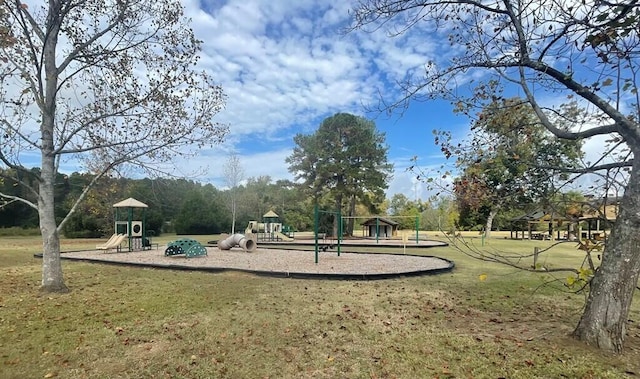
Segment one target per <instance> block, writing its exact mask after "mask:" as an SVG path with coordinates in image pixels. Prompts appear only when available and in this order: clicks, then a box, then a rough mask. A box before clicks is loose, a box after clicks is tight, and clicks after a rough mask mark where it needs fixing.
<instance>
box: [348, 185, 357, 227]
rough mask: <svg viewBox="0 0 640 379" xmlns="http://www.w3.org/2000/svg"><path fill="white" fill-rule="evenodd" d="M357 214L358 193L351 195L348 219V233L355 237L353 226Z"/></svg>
mask: <svg viewBox="0 0 640 379" xmlns="http://www.w3.org/2000/svg"><path fill="white" fill-rule="evenodd" d="M355 215H356V195H351V201H350V202H349V219H348V220H349V221H347V235H348V236H351V237H353V227H354V223H355V219H354V218H353V217H354V216H355Z"/></svg>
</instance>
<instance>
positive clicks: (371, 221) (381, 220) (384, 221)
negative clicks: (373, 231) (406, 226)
mask: <svg viewBox="0 0 640 379" xmlns="http://www.w3.org/2000/svg"><path fill="white" fill-rule="evenodd" d="M376 219H377V220H378V221H377V223H379V224H387V225H391V226H396V225H400V223H398V222H395V221H393V220H389V219H388V218H384V217H372V218H370V219H368V220H366V221H364V222H363V223H362V224H361V225H375V224H376Z"/></svg>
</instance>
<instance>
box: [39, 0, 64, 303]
mask: <svg viewBox="0 0 640 379" xmlns="http://www.w3.org/2000/svg"><path fill="white" fill-rule="evenodd" d="M59 7H60V4H59V3H58V2H55V1H50V2H49V17H48V18H47V27H46V30H47V34H46V40H45V43H44V47H43V61H44V71H45V78H44V80H45V85H44V91H45V93H44V101H43V103H42V105H41V111H42V121H41V124H40V134H41V136H42V146H41V147H40V150H41V153H42V160H41V165H42V166H41V173H40V183H39V188H38V190H39V193H38V216H39V219H40V233H41V234H42V249H43V250H42V287H41V290H43V291H46V292H68V291H69V289H68V288H67V286H66V285H65V284H64V277H63V275H62V262H61V260H60V236H59V234H58V226H57V224H56V217H55V200H54V185H55V180H56V161H55V151H54V139H53V135H54V130H55V119H56V92H57V90H58V68H57V67H56V46H57V44H58V33H59V30H60V24H61V19H60V9H59Z"/></svg>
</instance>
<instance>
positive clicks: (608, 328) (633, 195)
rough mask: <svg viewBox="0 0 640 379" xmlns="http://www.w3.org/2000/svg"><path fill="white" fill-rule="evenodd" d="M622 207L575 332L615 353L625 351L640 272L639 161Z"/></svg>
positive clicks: (592, 343)
mask: <svg viewBox="0 0 640 379" xmlns="http://www.w3.org/2000/svg"><path fill="white" fill-rule="evenodd" d="M619 208H620V212H619V214H618V217H617V220H616V223H615V225H614V227H613V230H612V231H611V236H610V238H609V239H608V242H607V246H606V249H605V251H604V253H603V258H602V263H601V265H600V267H599V268H598V269H597V270H596V273H595V276H594V278H593V280H592V282H591V291H590V292H589V297H588V299H587V304H586V306H585V309H584V312H583V314H582V317H581V318H580V322H579V323H578V326H577V327H576V329H575V331H574V332H573V335H574V336H575V337H576V338H577V339H579V340H582V341H584V342H586V343H587V344H590V345H595V346H597V347H599V348H601V349H604V350H608V351H612V352H620V351H622V348H623V344H624V338H625V332H626V324H627V318H628V315H629V308H630V306H631V301H632V299H633V294H634V291H635V288H636V286H637V283H638V273H640V159H636V160H635V162H634V164H633V170H632V172H631V177H630V179H629V184H628V185H627V187H626V190H625V193H624V196H623V197H622V201H621V203H620V206H619Z"/></svg>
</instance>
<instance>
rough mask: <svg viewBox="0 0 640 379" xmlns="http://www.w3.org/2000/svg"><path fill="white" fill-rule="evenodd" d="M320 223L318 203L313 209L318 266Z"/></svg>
mask: <svg viewBox="0 0 640 379" xmlns="http://www.w3.org/2000/svg"><path fill="white" fill-rule="evenodd" d="M318 223H319V217H318V203H316V205H315V206H314V207H313V225H314V226H313V234H314V236H315V237H314V238H315V240H316V243H315V245H316V264H318Z"/></svg>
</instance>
